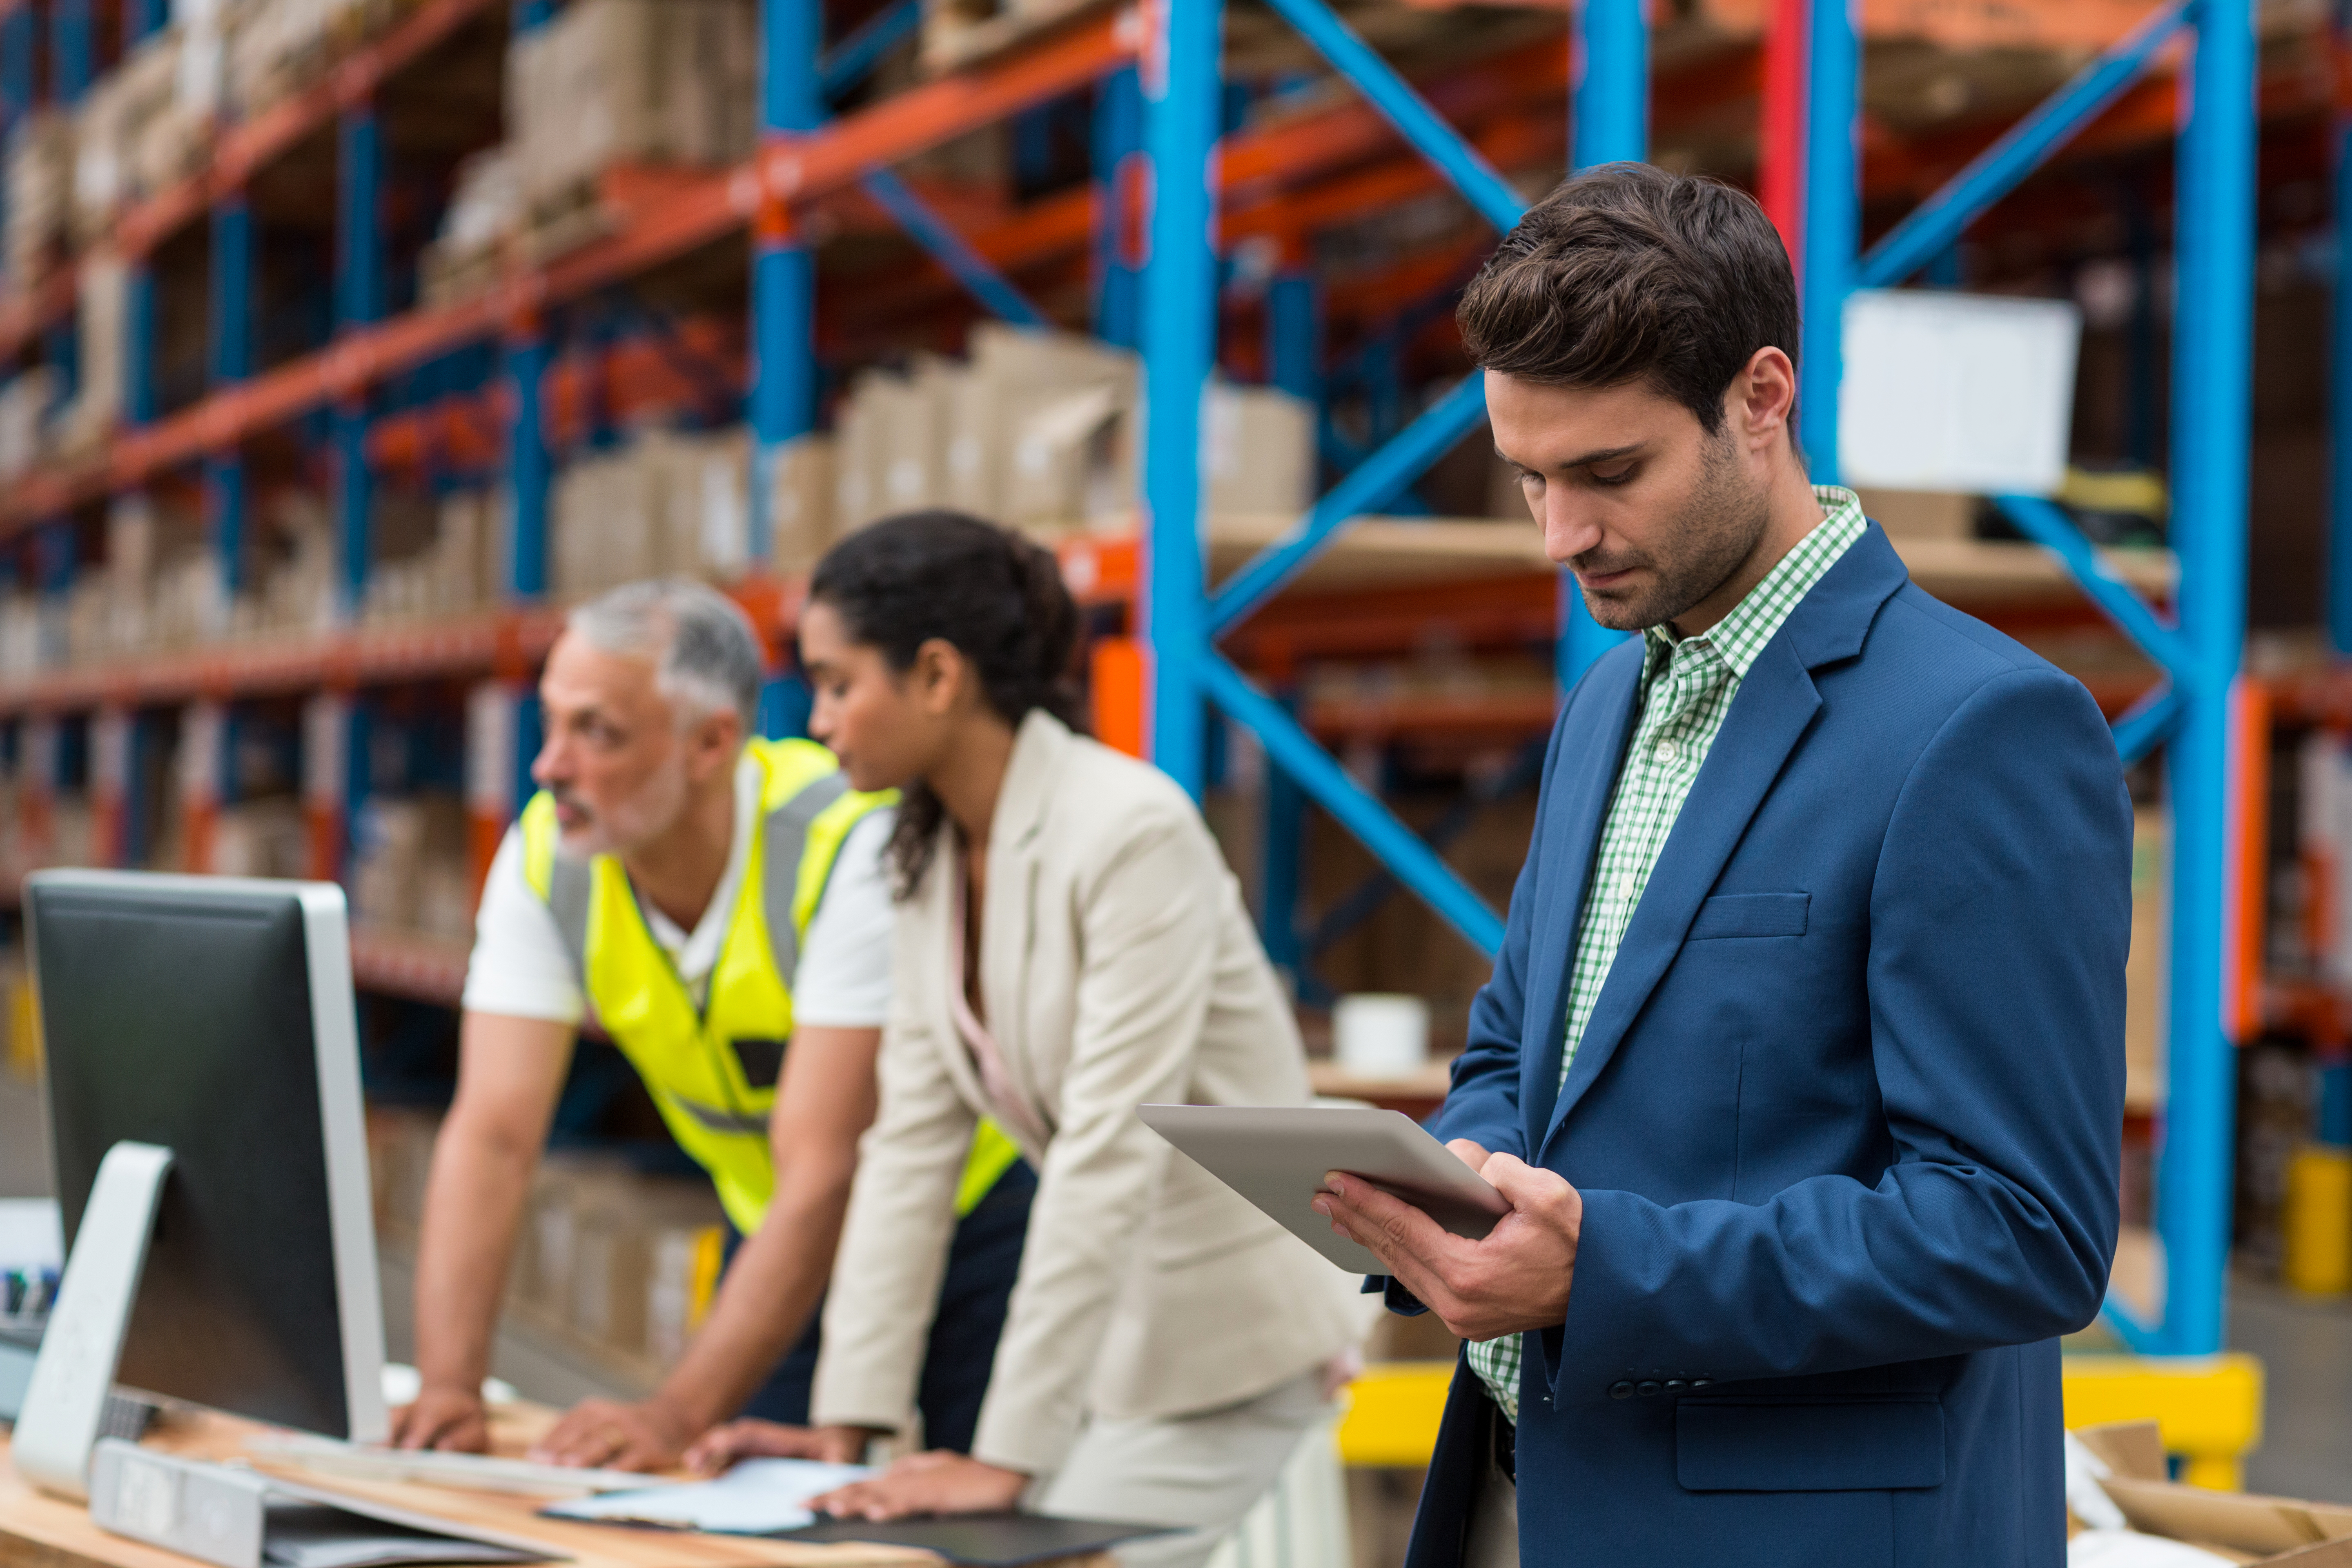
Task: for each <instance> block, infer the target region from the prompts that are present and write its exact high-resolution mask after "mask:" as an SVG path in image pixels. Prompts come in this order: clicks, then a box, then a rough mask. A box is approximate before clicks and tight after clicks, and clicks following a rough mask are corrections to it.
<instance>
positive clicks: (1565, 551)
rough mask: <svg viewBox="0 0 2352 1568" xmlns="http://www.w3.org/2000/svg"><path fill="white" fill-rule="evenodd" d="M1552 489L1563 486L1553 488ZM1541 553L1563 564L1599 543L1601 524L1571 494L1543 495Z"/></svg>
mask: <svg viewBox="0 0 2352 1568" xmlns="http://www.w3.org/2000/svg"><path fill="white" fill-rule="evenodd" d="M1554 488H1555V491H1557V490H1559V489H1564V488H1565V487H1554ZM1543 521H1544V553H1545V554H1546V555H1549V557H1551V559H1552V560H1553V561H1555V562H1557V563H1559V564H1560V565H1562V566H1565V565H1567V564H1568V563H1570V562H1571V561H1574V560H1575V559H1576V558H1577V557H1578V556H1580V555H1581V554H1583V553H1584V552H1587V551H1589V550H1591V549H1593V548H1595V547H1596V546H1598V545H1599V544H1600V542H1601V524H1600V522H1599V521H1596V520H1595V519H1594V518H1593V516H1592V515H1591V512H1590V511H1589V510H1586V509H1584V508H1583V507H1580V505H1578V502H1577V498H1576V497H1575V496H1573V495H1564V494H1558V493H1554V494H1550V495H1547V496H1546V497H1545V498H1544V520H1543Z"/></svg>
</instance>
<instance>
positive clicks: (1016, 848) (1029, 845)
mask: <svg viewBox="0 0 2352 1568" xmlns="http://www.w3.org/2000/svg"><path fill="white" fill-rule="evenodd" d="M1070 744H1071V735H1070V731H1068V730H1067V729H1066V728H1064V727H1063V725H1062V724H1061V723H1060V722H1059V721H1056V720H1055V719H1054V718H1053V717H1052V716H1051V715H1050V714H1048V713H1046V712H1045V710H1042V709H1039V710H1033V711H1031V712H1030V713H1029V715H1028V716H1027V717H1026V718H1024V720H1023V721H1022V722H1021V728H1020V731H1019V732H1018V734H1017V736H1016V737H1015V739H1014V742H1013V755H1012V757H1011V758H1010V759H1009V760H1008V761H1007V763H1006V764H1005V769H1004V784H1003V788H1002V789H1001V790H1000V791H999V792H998V794H997V797H996V815H995V817H994V819H993V820H992V822H991V823H990V825H989V835H988V894H987V900H986V903H987V907H986V909H985V910H983V911H982V923H981V942H980V990H981V995H982V998H984V999H985V1000H986V1002H987V1004H988V1018H987V1024H988V1029H989V1033H990V1034H992V1035H993V1036H994V1037H996V1044H997V1047H998V1048H999V1049H1000V1050H1001V1051H1002V1052H1003V1057H1004V1068H1005V1071H1006V1072H1008V1073H1010V1074H1011V1075H1012V1077H1013V1085H1014V1087H1015V1088H1016V1089H1019V1091H1020V1092H1021V1094H1022V1096H1023V1098H1024V1099H1025V1100H1028V1102H1029V1104H1030V1106H1031V1108H1032V1109H1033V1110H1034V1108H1035V1107H1036V1106H1037V1105H1038V1104H1039V1103H1040V1101H1039V1099H1038V1094H1037V1085H1036V1082H1035V1078H1036V1073H1035V1068H1034V1064H1033V1063H1032V1062H1031V1060H1030V1051H1029V1018H1028V1016H1027V1014H1026V1012H1025V1011H1024V1008H1025V1006H1026V1005H1027V1000H1028V986H1027V984H1026V982H1027V979H1028V973H1029V964H1030V962H1031V960H1032V958H1033V957H1034V949H1035V946H1036V933H1035V931H1034V929H1033V928H1034V917H1035V914H1036V894H1035V887H1034V884H1035V881H1036V879H1037V871H1038V863H1037V844H1038V837H1039V835H1040V834H1042V833H1043V832H1044V831H1045V821H1046V818H1047V817H1048V816H1050V815H1051V807H1052V804H1053V795H1054V784H1055V779H1056V778H1057V777H1058V776H1059V775H1060V773H1061V772H1062V763H1063V759H1064V757H1065V756H1066V754H1067V752H1068V751H1069V747H1070Z"/></svg>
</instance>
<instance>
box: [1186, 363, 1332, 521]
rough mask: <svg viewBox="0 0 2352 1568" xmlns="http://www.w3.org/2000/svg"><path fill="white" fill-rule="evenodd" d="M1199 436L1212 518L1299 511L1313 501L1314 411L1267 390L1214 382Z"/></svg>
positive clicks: (1289, 396) (1273, 390)
mask: <svg viewBox="0 0 2352 1568" xmlns="http://www.w3.org/2000/svg"><path fill="white" fill-rule="evenodd" d="M1205 413H1206V416H1207V417H1206V419H1205V420H1204V422H1203V423H1204V427H1203V429H1202V432H1201V445H1202V454H1201V455H1202V464H1201V467H1202V478H1203V479H1205V480H1206V482H1207V487H1208V492H1209V494H1208V502H1209V510H1210V511H1211V513H1213V514H1216V513H1225V514H1263V513H1269V512H1271V513H1281V514H1290V515H1295V514H1297V513H1298V512H1302V511H1305V510H1307V507H1309V506H1311V505H1312V504H1314V500H1315V410H1314V406H1313V405H1311V404H1308V403H1307V402H1305V401H1303V400H1301V399H1299V398H1296V397H1293V396H1291V395H1289V394H1288V393H1286V392H1281V391H1277V390H1276V389H1275V388H1273V387H1270V386H1236V385H1233V384H1229V383H1225V382H1218V383H1216V384H1213V385H1212V386H1211V387H1210V389H1209V399H1208V405H1207V408H1206V410H1205Z"/></svg>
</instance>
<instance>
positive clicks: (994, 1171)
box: [394, 578, 1035, 1469]
mask: <svg viewBox="0 0 2352 1568" xmlns="http://www.w3.org/2000/svg"><path fill="white" fill-rule="evenodd" d="M765 662H766V661H765V659H764V658H763V657H762V654H761V647H760V640H759V637H758V635H757V633H756V632H755V631H754V630H753V628H752V626H751V621H750V620H749V618H748V617H746V616H745V615H744V614H743V612H742V611H741V610H740V608H738V607H737V606H736V605H735V604H734V603H733V602H732V601H730V600H729V599H728V598H726V597H725V596H724V595H720V594H719V593H717V592H716V591H714V590H712V589H711V588H709V587H708V586H706V585H704V584H699V583H695V582H691V581H688V580H686V579H683V578H672V579H665V580H663V581H659V582H647V583H632V584H628V585H627V586H625V587H621V588H615V589H614V590H612V591H611V592H610V593H607V594H605V595H603V596H601V597H599V598H596V599H593V600H592V601H590V602H588V603H586V604H583V605H580V606H579V607H578V608H577V609H575V610H573V611H572V615H571V616H570V618H569V620H568V621H567V623H566V625H565V628H564V632H563V635H562V637H559V638H557V640H556V643H555V646H554V647H553V648H552V649H551V651H550V652H549V654H548V658H547V668H546V670H545V673H544V674H543V675H542V676H541V679H540V689H539V695H540V705H541V712H542V715H543V718H544V721H545V731H546V737H547V738H546V742H545V744H544V745H543V746H542V747H541V751H540V753H539V755H538V757H537V758H536V759H535V760H534V761H533V763H531V777H532V778H533V779H534V780H535V781H536V782H537V783H538V784H539V786H540V792H539V794H538V795H534V796H533V797H532V799H531V800H530V804H529V805H526V806H525V807H524V808H523V811H522V814H521V816H520V819H519V820H518V821H517V822H516V823H515V825H514V826H513V827H511V828H510V829H509V831H508V833H507V836H506V838H505V841H504V842H503V843H501V844H500V845H499V852H498V855H497V858H495V859H494V860H493V861H492V862H491V865H490V872H489V878H488V883H487V885H486V886H485V887H484V889H483V892H482V903H481V910H480V912H479V914H478V917H477V919H476V925H475V940H474V952H473V958H472V961H471V963H469V964H468V965H467V973H466V992H465V1014H464V1019H463V1022H462V1024H461V1026H460V1032H459V1047H458V1051H459V1061H458V1077H457V1098H456V1100H455V1102H454V1103H453V1104H452V1105H451V1107H450V1110H449V1116H448V1119H447V1121H445V1122H444V1123H443V1124H442V1130H441V1137H440V1140H439V1142H438V1143H437V1144H436V1147H435V1150H434V1155H433V1170H432V1175H431V1179H430V1181H429V1184H428V1185H427V1187H426V1190H425V1224H424V1232H423V1235H422V1237H421V1238H420V1242H419V1247H418V1257H417V1270H416V1359H417V1365H418V1369H419V1371H420V1372H421V1373H423V1389H422V1392H421V1393H420V1394H419V1395H418V1397H417V1399H416V1401H415V1404H413V1405H409V1406H407V1407H406V1408H405V1409H404V1410H402V1411H400V1412H399V1413H398V1415H397V1417H396V1420H395V1423H394V1436H395V1439H396V1440H397V1441H398V1442H400V1443H401V1444H402V1445H404V1447H447V1448H468V1449H477V1450H478V1449H480V1448H482V1447H485V1446H486V1440H487V1437H488V1429H487V1425H486V1421H485V1418H484V1413H483V1408H482V1401H481V1396H480V1393H479V1390H480V1387H481V1383H482V1379H483V1376H484V1374H485V1373H487V1372H488V1365H489V1355H490V1344H491V1339H492V1334H493V1331H494V1329H495V1326H496V1321H497V1317H498V1308H499V1299H500V1297H501V1295H502V1294H503V1293H504V1287H505V1283H506V1279H507V1273H508V1268H509V1261H510V1259H511V1257H512V1254H513V1250H514V1242H515V1237H516V1235H517V1233H518V1231H519V1229H520V1225H521V1220H522V1215H523V1211H524V1208H525V1205H526V1200H527V1198H528V1196H529V1194H530V1186H531V1181H532V1176H533V1173H534V1171H535V1170H536V1167H537V1163H538V1159H539V1153H540V1150H541V1146H542V1145H543V1144H544V1143H545V1142H546V1137H547V1131H548V1127H549V1125H550V1122H551V1120H552V1117H553V1114H554V1110H555V1104H556V1100H557V1098H558V1096H559V1095H560V1093H561V1092H562V1088H563V1083H564V1079H565V1075H566V1073H567V1071H568V1069H569V1067H570V1064H571V1059H572V1046H573V1043H574V1040H575V1038H576V1036H577V1033H578V1030H579V1026H580V1023H581V1020H582V1018H583V1016H585V1015H586V1013H587V1012H588V1011H589V1009H591V1008H592V1007H593V1010H594V1013H595V1015H596V1017H597V1019H598V1021H599V1023H600V1024H601V1025H602V1026H603V1027H604V1031H605V1032H606V1033H607V1034H609V1035H610V1036H611V1037H612V1039H613V1042H614V1044H615V1045H616V1046H618V1047H620V1049H621V1050H622V1052H623V1053H624V1054H625V1055H626V1056H627V1058H629V1061H630V1063H631V1065H632V1066H634V1067H635V1068H636V1070H637V1073H638V1075H639V1076H640V1077H641V1078H642V1079H644V1080H645V1084H646V1089H647V1091H648V1092H649V1093H650V1094H651V1096H652V1098H653V1100H654V1103H655V1105H656V1107H657V1108H658V1109H659V1110H660V1112H661V1115H662V1118H663V1120H664V1121H665V1122H667V1125H668V1127H669V1129H670V1131H671V1133H672V1135H673V1136H674V1137H676V1139H677V1142H678V1143H679V1145H680V1146H681V1147H682V1148H683V1149H684V1150H685V1151H686V1152H688V1154H690V1155H692V1156H693V1157H694V1158H695V1160H697V1161H698V1163H700V1164H701V1165H702V1166H703V1168H704V1169H705V1170H707V1171H708V1172H709V1174H710V1178H711V1181H712V1184H713V1185H714V1186H715V1187H716V1188H717V1189H718V1193H719V1201H720V1204H721V1205H722V1207H723V1208H724V1209H725V1211H726V1215H727V1218H728V1221H729V1225H730V1245H729V1264H728V1268H727V1271H726V1274H725V1277H724V1279H723V1280H722V1282H721V1284H720V1287H719V1291H718V1295H717V1297H716V1299H715V1300H714V1301H713V1302H712V1304H711V1307H710V1310H709V1315H708V1317H707V1318H706V1319H705V1321H704V1322H703V1324H702V1328H701V1331H700V1332H699V1333H698V1334H697V1335H696V1337H695V1339H694V1341H693V1342H692V1344H691V1345H690V1346H689V1347H688V1351H687V1352H686V1354H685V1355H684V1356H683V1357H682V1358H681V1359H680V1360H679V1362H678V1363H677V1366H676V1367H674V1368H673V1369H672V1370H671V1371H670V1373H668V1375H667V1377H666V1378H665V1379H664V1381H663V1383H662V1384H661V1386H660V1387H659V1388H658V1389H656V1391H655V1392H654V1393H653V1394H651V1395H650V1396H649V1397H647V1398H646V1399H643V1400H640V1401H637V1402H635V1403H622V1402H619V1401H614V1400H606V1399H591V1400H587V1401H584V1402H583V1403H582V1404H580V1405H577V1406H575V1407H574V1408H573V1409H572V1411H571V1412H570V1413H569V1414H568V1415H565V1416H564V1417H563V1419H562V1421H561V1422H559V1423H558V1424H557V1425H556V1426H555V1427H554V1429H553V1430H552V1431H551V1432H550V1433H549V1434H548V1436H546V1437H545V1438H544V1439H542V1440H541V1445H540V1448H539V1451H538V1452H539V1456H540V1457H541V1458H548V1459H552V1460H555V1461H557V1462H560V1463H566V1464H575V1465H601V1466H617V1467H624V1468H644V1469H651V1468H662V1467H665V1466H668V1465H671V1464H675V1463H676V1462H677V1459H678V1458H679V1457H680V1455H681V1454H682V1453H683V1451H684V1450H685V1448H686V1447H687V1445H688V1443H690V1442H691V1441H692V1440H693V1439H694V1438H695V1437H696V1436H698V1435H699V1434H700V1433H701V1432H702V1431H704V1430H705V1429H706V1428H708V1427H709V1426H713V1425H715V1424H717V1423H719V1422H720V1421H724V1420H727V1419H729V1418H730V1417H732V1416H735V1415H739V1414H749V1415H760V1416H763V1417H765V1418H766V1419H768V1420H771V1421H780V1422H783V1423H786V1424H788V1425H801V1424H804V1423H805V1422H806V1420H807V1410H808V1390H809V1381H810V1377H811V1375H812V1373H814V1367H815V1362H816V1350H817V1328H816V1316H817V1313H816V1309H817V1305H818V1302H819V1300H820V1299H821V1298H822V1296H823V1294H824V1286H825V1280H826V1279H827V1277H828V1275H829V1274H830V1272H831V1270H832V1267H833V1255H834V1250H835V1245H836V1243H837V1241H838V1239H839V1237H840V1232H841V1224H842V1215H843V1211H844V1208H845V1205H846V1204H847V1201H848V1194H849V1183H850V1177H851V1174H852V1173H853V1172H854V1171H855V1169H856V1150H857V1140H858V1137H859V1135H860V1134H861V1133H863V1132H864V1131H865V1130H866V1124H867V1123H868V1122H869V1121H872V1120H873V1117H874V1110H875V1099H876V1091H875V1079H874V1064H875V1057H876V1052H877V1048H878V1047H879V1043H880V1037H881V1026H882V1020H883V1016H884V1014H885V1013H886V1012H887V1008H888V1005H889V995H890V973H889V963H890V929H891V909H890V893H889V886H888V882H887V878H886V876H885V873H884V869H883V863H882V853H883V847H884V846H885V844H886V843H887V841H888V839H889V836H890V827H891V811H890V802H889V800H888V798H887V797H886V796H878V795H858V794H856V793H855V792H853V791H851V790H850V789H849V787H848V786H847V784H845V781H844V780H843V778H842V775H841V773H840V770H839V768H838V767H837V765H836V764H835V762H834V759H833V756H832V753H830V752H827V751H826V750H825V749H824V747H822V746H819V745H817V744H816V743H814V742H810V741H803V740H784V741H771V740H763V739H760V738H758V736H757V734H756V729H757V724H756V721H757V716H758V710H759V701H760V688H761V682H762V680H763V679H764V675H765ZM1034 1189H1035V1180H1034V1176H1033V1175H1032V1174H1031V1173H1030V1172H1029V1171H1028V1169H1027V1167H1026V1166H1024V1165H1023V1164H1021V1163H1019V1158H1018V1155H1017V1153H1016V1152H1014V1151H1013V1146H1012V1144H1011V1142H1009V1141H1008V1140H1005V1139H1004V1138H1003V1135H1002V1134H994V1135H991V1133H990V1131H989V1130H986V1129H983V1133H982V1138H981V1140H980V1141H979V1142H976V1143H975V1144H974V1146H973V1150H972V1154H971V1163H970V1164H969V1165H968V1167H967V1169H966V1173H965V1191H966V1192H967V1194H970V1195H971V1202H970V1203H969V1204H968V1205H967V1212H966V1214H965V1215H964V1218H963V1221H962V1225H961V1230H960V1231H959V1234H958V1237H957V1243H956V1250H955V1253H954V1255H953V1257H952V1258H951V1259H950V1266H949V1271H948V1278H947V1281H946V1285H945V1287H944V1289H943V1291H942V1294H941V1298H940V1307H939V1311H938V1314H937V1317H936V1319H935V1326H934V1329H933V1331H932V1335H931V1341H930V1346H929V1358H928V1360H927V1363H926V1365H925V1367H924V1369H923V1373H922V1380H921V1387H922V1391H923V1395H922V1397H923V1410H924V1416H925V1421H926V1425H927V1427H928V1429H929V1442H930V1444H931V1446H933V1447H968V1446H969V1444H970V1442H971V1432H972V1427H973V1424H974V1423H975V1421H976V1420H977V1418H978V1413H979V1406H980V1400H981V1396H982V1394H983V1393H984V1392H985V1389H986V1385H987V1379H988V1371H989V1366H990V1363H991V1362H992V1359H993V1357H994V1353H995V1346H996V1336H997V1332H998V1331H999V1330H1000V1329H1001V1328H1002V1327H1003V1321H1004V1310H1005V1303H1006V1300H1007V1299H1008V1297H1009V1296H1010V1294H1011V1291H1012V1287H1013V1276H1014V1274H1015V1272H1016V1271H1017V1269H1018V1268H1019V1264H1020V1257H1021V1243H1022V1238H1023V1236H1024V1232H1025V1230H1026V1228H1027V1224H1028V1209H1029V1194H1031V1193H1032V1192H1034ZM737 1244H740V1246H739V1245H737Z"/></svg>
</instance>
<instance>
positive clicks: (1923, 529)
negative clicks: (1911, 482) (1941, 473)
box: [1854, 489, 1977, 539]
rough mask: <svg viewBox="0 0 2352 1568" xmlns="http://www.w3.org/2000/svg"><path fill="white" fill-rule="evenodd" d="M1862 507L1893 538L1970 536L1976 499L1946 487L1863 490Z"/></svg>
mask: <svg viewBox="0 0 2352 1568" xmlns="http://www.w3.org/2000/svg"><path fill="white" fill-rule="evenodd" d="M1854 493H1855V494H1857V495H1858V496H1860V497H1861V498H1862V510H1863V513H1864V515H1865V516H1867V517H1868V518H1869V519H1870V520H1871V521H1873V522H1875V523H1876V524H1878V526H1879V527H1881V528H1883V529H1885V531H1887V532H1888V534H1890V535H1892V536H1893V537H1894V538H1896V539H1973V538H1975V537H1976V531H1977V527H1976V524H1977V498H1976V497H1974V496H1971V495H1959V494H1956V493H1954V492H1951V491H1948V490H1890V489H1862V490H1857V491H1855V492H1854Z"/></svg>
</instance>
